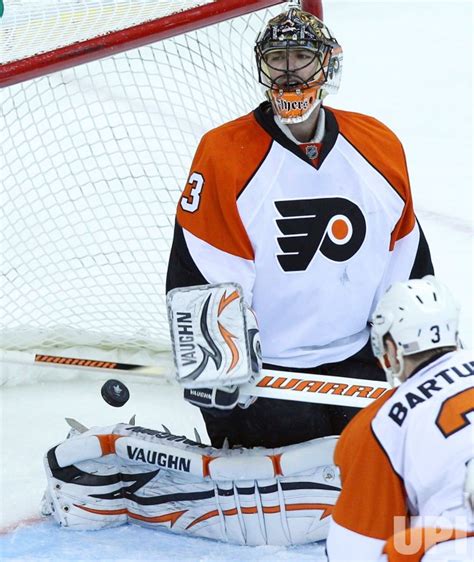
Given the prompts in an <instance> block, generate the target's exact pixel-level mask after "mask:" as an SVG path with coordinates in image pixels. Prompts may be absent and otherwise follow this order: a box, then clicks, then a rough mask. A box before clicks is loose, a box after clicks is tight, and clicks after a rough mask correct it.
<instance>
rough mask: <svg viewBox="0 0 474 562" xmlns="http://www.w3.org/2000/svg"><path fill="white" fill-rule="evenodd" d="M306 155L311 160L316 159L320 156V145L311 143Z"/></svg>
mask: <svg viewBox="0 0 474 562" xmlns="http://www.w3.org/2000/svg"><path fill="white" fill-rule="evenodd" d="M306 156H307V157H308V158H309V159H310V160H315V159H316V158H317V157H318V156H319V151H318V147H317V146H316V145H314V144H311V145H309V146H307V147H306Z"/></svg>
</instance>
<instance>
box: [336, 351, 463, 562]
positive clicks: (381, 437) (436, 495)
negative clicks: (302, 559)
mask: <svg viewBox="0 0 474 562" xmlns="http://www.w3.org/2000/svg"><path fill="white" fill-rule="evenodd" d="M355 451H356V452H355ZM473 457H474V361H473V356H472V353H471V352H468V351H456V352H451V353H447V354H445V355H443V356H441V357H439V358H438V359H436V360H434V361H432V362H430V363H429V364H427V365H425V366H421V368H419V369H418V370H417V371H415V372H414V373H413V374H412V375H411V376H410V378H409V379H408V380H407V381H406V382H404V383H403V384H402V385H401V386H400V387H398V388H396V389H393V390H392V391H391V392H390V393H388V394H387V395H386V396H385V397H382V398H381V399H380V400H378V401H376V402H375V403H374V404H372V405H371V406H369V407H368V408H366V409H365V410H363V411H361V412H360V413H359V414H358V415H357V416H356V417H355V418H354V419H353V420H352V422H351V423H350V424H349V425H348V426H347V428H346V429H345V430H344V432H343V434H342V436H341V439H340V441H339V443H338V446H337V448H336V453H335V462H336V464H337V465H338V466H339V468H340V470H341V479H342V493H341V496H340V498H339V500H338V503H337V505H336V508H335V510H334V513H333V516H334V525H333V528H332V529H331V533H330V536H329V539H328V552H329V555H330V556H329V559H330V561H331V562H332V561H333V560H334V561H336V560H337V561H339V560H359V559H363V560H365V562H369V561H371V560H378V556H380V555H381V553H382V549H383V547H384V544H385V542H386V541H387V540H388V539H389V538H390V537H391V536H392V535H394V534H395V533H396V532H397V531H399V530H400V525H401V524H402V518H403V517H406V516H410V517H411V525H414V526H423V527H427V526H433V525H435V526H439V525H440V524H441V525H442V524H446V525H450V526H452V527H453V528H455V529H458V530H461V531H467V532H468V533H470V532H472V531H474V522H473V518H472V513H471V510H470V509H468V507H467V505H466V503H465V501H464V494H463V491H464V483H465V478H466V465H467V463H468V461H469V460H470V459H472V458H473ZM341 544H342V545H343V546H340V545H341ZM341 549H342V550H341ZM346 549H347V551H346ZM345 552H347V555H346V556H343V555H344V553H345ZM349 553H353V554H349ZM357 555H360V556H361V557H360V558H358V557H357Z"/></svg>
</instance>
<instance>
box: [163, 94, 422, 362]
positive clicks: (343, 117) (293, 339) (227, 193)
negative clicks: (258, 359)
mask: <svg viewBox="0 0 474 562" xmlns="http://www.w3.org/2000/svg"><path fill="white" fill-rule="evenodd" d="M324 111H325V116H326V133H325V136H324V139H323V143H322V149H321V153H320V154H319V157H318V160H317V163H315V162H312V161H311V160H310V159H309V157H308V156H307V155H306V153H304V152H303V151H302V150H301V149H300V147H299V146H298V145H297V144H295V143H293V142H291V141H290V140H289V139H288V138H287V137H285V135H284V134H283V133H282V131H281V130H280V129H279V128H278V127H277V126H276V125H275V122H274V119H273V114H272V113H271V111H269V106H268V104H267V105H265V104H263V105H262V106H261V107H259V108H258V109H257V110H255V112H253V113H251V114H249V115H247V116H244V117H242V118H240V119H237V120H235V121H232V122H230V123H227V124H225V125H223V126H221V127H219V128H217V129H214V130H213V131H210V132H209V133H207V134H206V135H205V136H204V138H203V139H202V141H201V144H200V146H199V148H198V150H197V152H196V156H195V158H194V161H193V164H192V168H191V173H190V176H189V181H188V185H187V187H186V189H185V190H184V192H183V196H182V198H181V200H180V202H179V204H178V211H177V224H176V231H175V239H174V241H173V248H172V251H171V256H170V262H169V269H168V280H167V289H168V290H169V289H172V288H174V287H177V286H187V285H193V284H194V285H197V284H200V283H220V282H226V281H233V282H237V283H239V284H240V285H241V286H242V287H243V290H244V295H245V298H246V301H247V303H248V304H249V305H251V306H252V308H253V309H254V310H255V312H256V315H257V319H258V323H259V328H260V336H261V339H262V351H263V356H264V361H265V362H266V363H271V364H274V365H282V366H287V367H292V368H295V367H302V368H304V367H315V366H317V365H321V364H324V363H331V362H337V361H342V360H344V359H346V358H348V357H350V356H351V355H353V354H354V353H356V352H358V351H359V350H360V349H361V348H362V347H363V346H364V345H365V344H366V342H367V340H368V336H369V330H368V324H367V321H368V318H369V317H370V314H371V313H372V312H373V308H374V306H375V304H376V303H377V301H378V299H379V297H380V296H381V295H382V294H383V293H384V292H385V290H386V289H387V287H388V286H389V285H390V284H391V283H392V282H394V281H399V280H406V279H408V278H409V277H410V276H413V277H421V276H423V275H425V274H428V273H430V272H431V271H432V270H431V261H430V258H429V251H428V249H427V246H426V242H425V241H424V238H423V236H422V233H421V231H420V229H419V227H418V224H417V222H416V219H415V215H414V212H413V204H412V198H411V192H410V184H409V179H408V174H407V170H406V163H405V157H404V153H403V148H402V146H401V144H400V142H399V140H398V139H397V138H396V137H395V135H394V134H393V133H392V132H391V131H390V130H389V129H387V128H386V127H385V126H384V125H382V124H381V123H379V122H378V121H376V120H375V119H372V118H370V117H367V116H364V115H359V114H355V113H349V112H344V111H341V110H335V109H329V108H325V109H324Z"/></svg>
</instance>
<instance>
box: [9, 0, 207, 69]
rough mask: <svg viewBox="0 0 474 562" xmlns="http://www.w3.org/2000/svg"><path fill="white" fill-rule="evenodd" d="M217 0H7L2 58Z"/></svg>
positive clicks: (26, 54)
mask: <svg viewBox="0 0 474 562" xmlns="http://www.w3.org/2000/svg"><path fill="white" fill-rule="evenodd" d="M213 1H214V0H173V1H172V2H170V1H169V0H44V1H43V2H39V1H38V0H9V1H7V2H5V14H4V16H3V18H2V19H1V20H0V40H1V45H2V50H1V51H0V63H5V62H9V61H13V60H18V59H22V58H26V57H30V56H32V55H36V54H38V53H45V52H48V51H52V50H53V49H57V48H59V47H64V46H66V45H71V44H72V43H76V42H77V41H85V40H87V39H91V38H92V37H98V36H102V35H106V34H107V33H111V32H112V31H118V30H121V29H124V28H128V27H131V26H134V25H138V24H141V23H144V22H147V21H150V20H154V19H157V18H162V17H164V16H168V15H170V14H173V13H177V12H180V11H183V10H189V9H190V8H194V7H196V6H202V5H204V4H210V3H211V2H213Z"/></svg>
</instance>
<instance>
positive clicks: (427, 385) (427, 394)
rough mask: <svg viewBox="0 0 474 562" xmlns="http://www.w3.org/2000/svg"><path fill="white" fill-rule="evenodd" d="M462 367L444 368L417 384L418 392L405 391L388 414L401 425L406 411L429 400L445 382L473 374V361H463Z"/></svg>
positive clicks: (449, 382) (406, 413)
mask: <svg viewBox="0 0 474 562" xmlns="http://www.w3.org/2000/svg"><path fill="white" fill-rule="evenodd" d="M462 367H463V369H465V371H462V370H460V369H458V368H457V367H450V368H449V369H444V370H443V371H441V372H440V373H438V374H436V375H434V376H433V378H431V379H428V380H427V381H425V382H423V383H422V384H420V385H418V386H417V387H416V388H417V390H418V391H419V392H413V391H412V392H406V393H405V395H404V396H403V402H402V401H400V402H395V404H393V406H392V407H391V408H390V411H389V413H388V416H389V417H390V418H391V419H392V420H393V421H394V422H395V423H396V424H397V425H399V426H400V427H401V426H402V425H403V422H404V421H405V419H406V418H407V416H408V412H409V411H410V410H413V409H414V408H416V407H417V406H418V404H422V403H423V402H425V401H426V400H429V399H430V398H431V397H432V396H433V394H434V393H436V392H439V391H440V390H443V388H445V387H446V385H447V384H448V385H449V384H453V383H454V381H455V380H456V377H462V378H464V377H471V376H473V375H474V361H470V362H469V363H463V365H462ZM453 377H454V378H453ZM440 385H441V386H440Z"/></svg>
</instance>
